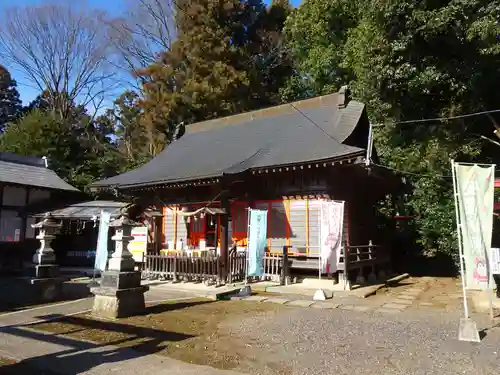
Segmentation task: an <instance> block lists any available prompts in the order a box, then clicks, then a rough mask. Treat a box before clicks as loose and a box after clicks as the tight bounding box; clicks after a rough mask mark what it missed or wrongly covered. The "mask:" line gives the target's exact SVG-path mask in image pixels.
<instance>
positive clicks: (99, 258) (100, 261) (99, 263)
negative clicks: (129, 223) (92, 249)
mask: <svg viewBox="0 0 500 375" xmlns="http://www.w3.org/2000/svg"><path fill="white" fill-rule="evenodd" d="M110 221H111V214H110V213H109V212H106V211H101V216H100V218H99V234H98V237H97V248H96V255H95V264H94V268H95V269H96V270H99V271H101V272H104V271H105V270H106V262H107V261H108V232H109V222H110Z"/></svg>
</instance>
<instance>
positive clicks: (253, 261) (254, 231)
mask: <svg viewBox="0 0 500 375" xmlns="http://www.w3.org/2000/svg"><path fill="white" fill-rule="evenodd" d="M248 223H249V225H248V273H247V276H262V275H263V274H264V252H265V250H266V244H267V210H253V209H250V210H249V220H248Z"/></svg>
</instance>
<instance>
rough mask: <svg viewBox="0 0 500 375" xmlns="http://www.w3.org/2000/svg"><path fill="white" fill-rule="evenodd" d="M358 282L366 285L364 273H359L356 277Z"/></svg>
mask: <svg viewBox="0 0 500 375" xmlns="http://www.w3.org/2000/svg"><path fill="white" fill-rule="evenodd" d="M356 284H358V285H366V280H365V278H364V277H363V276H362V275H358V276H357V277H356Z"/></svg>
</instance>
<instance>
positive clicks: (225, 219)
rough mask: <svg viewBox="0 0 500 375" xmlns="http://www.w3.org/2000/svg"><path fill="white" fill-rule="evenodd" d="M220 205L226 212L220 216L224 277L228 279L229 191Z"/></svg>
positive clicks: (221, 199)
mask: <svg viewBox="0 0 500 375" xmlns="http://www.w3.org/2000/svg"><path fill="white" fill-rule="evenodd" d="M220 207H221V209H222V210H224V213H223V214H222V215H221V217H220V227H221V228H220V229H221V230H220V256H221V267H222V270H221V271H222V279H223V280H224V281H227V280H228V274H229V238H228V237H229V230H228V229H229V228H228V223H229V212H230V210H229V199H228V195H227V193H223V194H222V195H221V197H220Z"/></svg>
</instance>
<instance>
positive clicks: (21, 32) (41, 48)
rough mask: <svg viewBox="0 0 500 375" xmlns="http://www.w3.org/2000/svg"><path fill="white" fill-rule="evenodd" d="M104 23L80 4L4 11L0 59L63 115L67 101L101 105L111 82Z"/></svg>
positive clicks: (103, 16) (98, 14)
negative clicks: (17, 72)
mask: <svg viewBox="0 0 500 375" xmlns="http://www.w3.org/2000/svg"><path fill="white" fill-rule="evenodd" d="M105 22H106V14H105V13H104V12H98V11H93V10H89V9H87V8H86V6H85V3H84V2H82V3H80V4H79V5H78V6H74V5H59V4H57V5H40V6H26V7H15V8H9V9H6V10H5V11H4V13H3V17H2V19H1V20H0V57H1V58H2V59H3V61H5V62H7V64H8V65H10V67H11V68H13V69H16V70H19V71H21V72H22V73H24V75H25V76H26V78H27V80H28V81H29V82H30V83H31V85H33V86H35V87H37V88H38V89H39V90H40V92H42V91H45V92H47V94H48V101H49V105H50V107H51V109H52V110H53V111H54V112H55V113H57V114H59V115H60V116H61V117H65V116H66V115H67V114H68V111H69V110H70V108H71V105H72V103H76V102H78V103H79V104H82V105H83V106H89V105H90V106H92V105H94V106H95V105H97V104H99V105H100V103H102V101H103V97H104V95H105V93H107V92H109V90H110V89H111V88H112V86H113V85H114V83H115V82H114V80H113V79H112V78H113V76H114V72H113V70H112V69H111V68H112V67H111V66H110V64H109V55H110V54H111V53H112V48H111V45H110V43H109V40H108V38H107V33H106V28H105V27H103V25H105ZM97 110H98V108H96V111H97Z"/></svg>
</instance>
